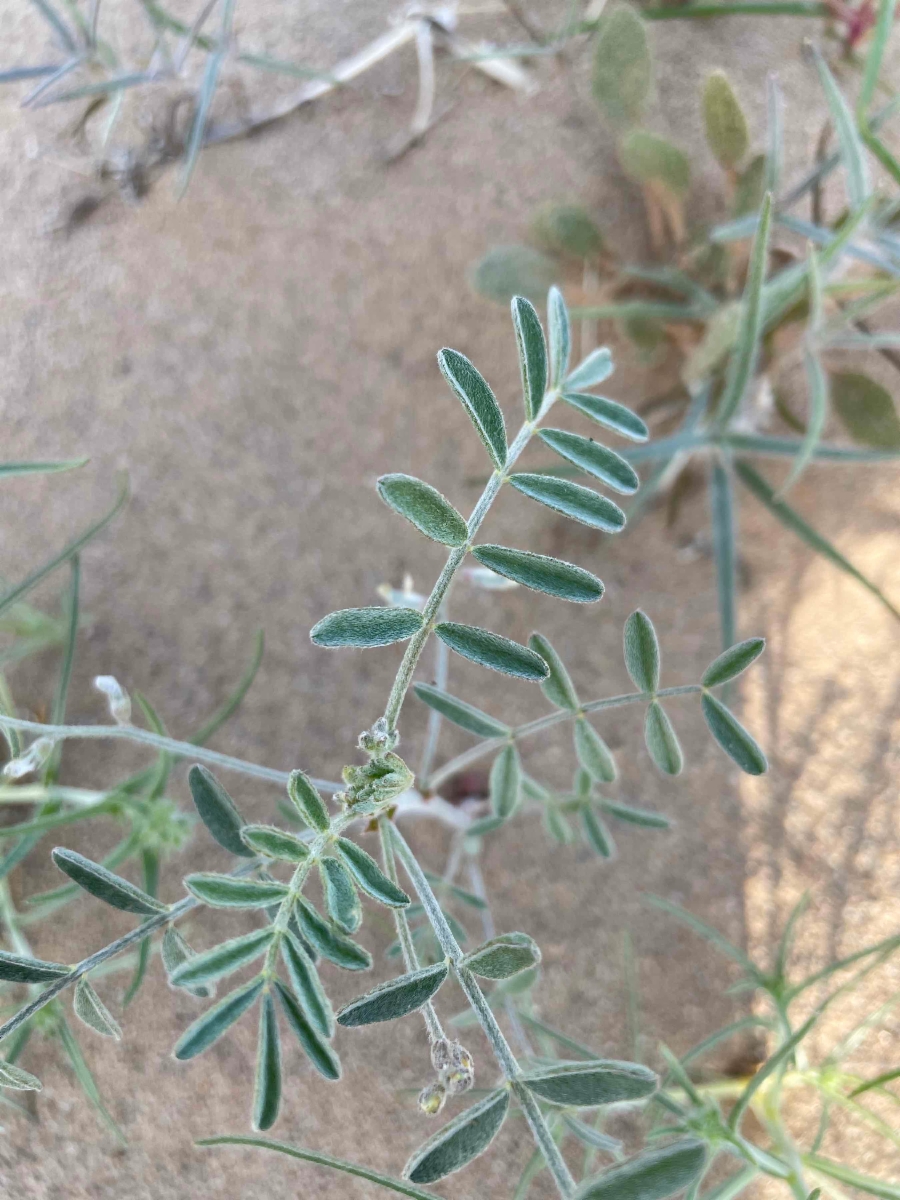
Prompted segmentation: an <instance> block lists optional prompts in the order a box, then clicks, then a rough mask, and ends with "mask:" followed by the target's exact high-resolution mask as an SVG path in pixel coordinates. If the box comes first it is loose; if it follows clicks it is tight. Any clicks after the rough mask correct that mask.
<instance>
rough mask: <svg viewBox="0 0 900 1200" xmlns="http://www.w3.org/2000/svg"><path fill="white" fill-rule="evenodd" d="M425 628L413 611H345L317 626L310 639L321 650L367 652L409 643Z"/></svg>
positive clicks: (376, 607) (383, 608) (379, 607)
mask: <svg viewBox="0 0 900 1200" xmlns="http://www.w3.org/2000/svg"><path fill="white" fill-rule="evenodd" d="M421 628H422V614H421V613H417V612H416V611H415V609H412V608H388V607H387V606H386V605H374V606H373V607H370V608H341V609H338V611H337V612H333V613H329V614H328V616H327V617H323V618H322V620H321V621H318V622H317V623H316V624H315V625H313V627H312V629H311V630H310V631H309V637H310V640H311V641H312V642H314V643H315V644H316V645H317V646H326V647H327V648H328V649H335V648H336V647H341V646H355V647H357V648H362V649H364V648H366V647H370V646H390V645H391V643H392V642H405V641H406V639H407V638H411V637H412V635H413V634H414V633H416V632H417V631H418V630H419V629H421Z"/></svg>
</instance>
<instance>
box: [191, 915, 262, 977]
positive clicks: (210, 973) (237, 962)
mask: <svg viewBox="0 0 900 1200" xmlns="http://www.w3.org/2000/svg"><path fill="white" fill-rule="evenodd" d="M274 932H275V930H274V927H273V926H271V925H269V926H267V927H266V928H265V929H254V930H253V932H252V933H245V934H243V935H242V936H241V937H236V938H231V939H230V941H227V942H221V943H220V944H219V945H218V946H213V947H212V949H210V950H204V951H203V952H202V953H201V954H194V955H192V956H191V957H190V958H188V959H186V960H185V961H184V962H182V963H181V964H180V965H179V966H177V967H176V968H175V969H174V970H173V971H172V973H171V976H170V982H171V984H172V986H173V987H195V986H196V985H197V984H204V983H206V984H208V983H212V982H213V981H214V980H216V979H221V978H222V977H223V976H224V975H230V974H231V973H232V972H233V971H237V970H239V969H240V968H241V967H243V966H246V964H247V963H249V962H253V960H254V959H255V958H258V957H259V956H260V954H262V953H263V952H264V951H265V950H266V949H267V948H268V946H269V943H270V942H271V941H272V937H273V934H274Z"/></svg>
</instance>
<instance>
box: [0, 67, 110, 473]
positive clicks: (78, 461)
mask: <svg viewBox="0 0 900 1200" xmlns="http://www.w3.org/2000/svg"><path fill="white" fill-rule="evenodd" d="M56 69H57V68H56V67H22V68H21V70H22V71H30V72H31V74H32V76H34V75H37V74H41V75H45V74H47V73H48V72H49V71H55V70H56ZM15 74H16V72H15V71H6V72H4V73H2V74H0V83H10V82H11V80H10V79H9V78H7V77H8V76H10V75H15ZM20 78H25V76H20ZM88 461H89V460H88V459H86V458H67V459H61V460H60V461H59V462H7V463H0V478H2V477H4V476H5V477H10V476H12V475H51V474H54V473H55V472H58V471H74V470H75V469H76V468H77V467H83V466H84V464H85V463H86V462H88Z"/></svg>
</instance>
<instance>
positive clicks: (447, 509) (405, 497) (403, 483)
mask: <svg viewBox="0 0 900 1200" xmlns="http://www.w3.org/2000/svg"><path fill="white" fill-rule="evenodd" d="M526 303H527V301H526ZM378 494H379V496H380V497H381V498H382V500H383V501H384V502H385V504H386V505H387V506H388V507H389V508H392V509H393V510H394V512H398V513H399V514H400V515H401V517H406V519H407V521H410V522H412V524H413V525H415V527H416V529H418V530H419V532H420V533H424V534H425V536H426V537H429V538H431V539H432V540H433V541H435V542H440V543H441V544H442V545H444V546H461V545H462V544H463V542H464V541H465V540H466V538H467V537H468V530H467V528H466V523H465V521H464V520H463V518H462V517H461V516H460V514H459V513H458V512H457V511H456V509H455V508H454V507H453V505H452V504H451V503H450V501H449V500H448V499H447V498H446V497H445V496H442V495H441V493H440V492H439V491H438V490H437V488H433V487H432V486H431V484H430V483H423V481H422V480H421V479H416V478H414V477H413V476H412V475H399V474H398V475H382V476H381V478H380V479H379V480H378Z"/></svg>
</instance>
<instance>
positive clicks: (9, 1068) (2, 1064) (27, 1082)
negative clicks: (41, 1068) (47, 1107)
mask: <svg viewBox="0 0 900 1200" xmlns="http://www.w3.org/2000/svg"><path fill="white" fill-rule="evenodd" d="M43 1086H44V1085H43V1084H42V1083H41V1081H40V1080H39V1079H38V1078H37V1076H35V1075H29V1073H28V1072H27V1071H23V1070H22V1068H21V1067H16V1066H14V1065H13V1064H12V1063H10V1062H6V1060H5V1059H2V1058H0V1088H10V1089H11V1090H12V1091H14V1092H40V1091H41V1090H42V1089H43Z"/></svg>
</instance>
